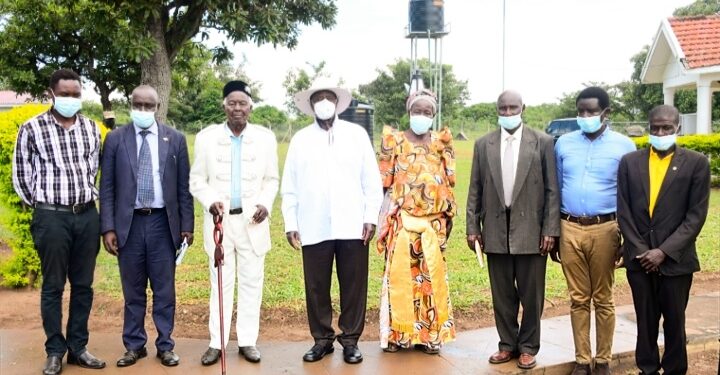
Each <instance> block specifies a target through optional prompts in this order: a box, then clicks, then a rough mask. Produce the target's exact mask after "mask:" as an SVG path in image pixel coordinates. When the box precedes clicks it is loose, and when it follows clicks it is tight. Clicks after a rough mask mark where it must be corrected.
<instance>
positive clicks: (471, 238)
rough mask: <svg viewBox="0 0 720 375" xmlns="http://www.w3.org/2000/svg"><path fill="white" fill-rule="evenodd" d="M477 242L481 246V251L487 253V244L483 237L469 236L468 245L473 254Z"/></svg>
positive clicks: (477, 235)
mask: <svg viewBox="0 0 720 375" xmlns="http://www.w3.org/2000/svg"><path fill="white" fill-rule="evenodd" d="M475 241H477V242H478V244H479V245H480V251H482V252H485V244H484V243H483V239H482V236H481V235H479V234H468V236H467V245H468V247H469V248H470V250H472V252H473V253H474V252H475Z"/></svg>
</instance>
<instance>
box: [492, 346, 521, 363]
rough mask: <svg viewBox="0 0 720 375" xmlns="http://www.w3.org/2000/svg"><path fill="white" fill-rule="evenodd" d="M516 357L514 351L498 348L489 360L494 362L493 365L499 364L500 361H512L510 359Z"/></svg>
mask: <svg viewBox="0 0 720 375" xmlns="http://www.w3.org/2000/svg"><path fill="white" fill-rule="evenodd" d="M515 357H516V355H515V353H513V352H509V351H507V350H498V351H496V352H495V353H494V354H493V355H491V356H490V358H488V362H490V363H492V364H493V365H497V364H499V363H505V362H510V360H511V359H513V358H515Z"/></svg>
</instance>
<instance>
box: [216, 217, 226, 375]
mask: <svg viewBox="0 0 720 375" xmlns="http://www.w3.org/2000/svg"><path fill="white" fill-rule="evenodd" d="M222 218H223V217H222V214H219V215H213V223H214V224H215V228H214V229H213V237H214V239H215V267H217V275H218V300H219V305H220V365H221V366H222V375H225V372H226V367H225V319H224V317H223V310H224V308H223V282H222V264H223V261H224V258H225V252H224V251H223V247H222V242H223V228H222Z"/></svg>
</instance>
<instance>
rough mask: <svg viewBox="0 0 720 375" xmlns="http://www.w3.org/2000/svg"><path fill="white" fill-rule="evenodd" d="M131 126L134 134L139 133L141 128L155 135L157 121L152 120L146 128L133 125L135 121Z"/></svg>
mask: <svg viewBox="0 0 720 375" xmlns="http://www.w3.org/2000/svg"><path fill="white" fill-rule="evenodd" d="M133 128H135V135H138V134H140V132H141V131H143V130H147V131H148V132H150V133H152V134H155V135H157V133H158V123H157V121H155V122H153V123H152V125H150V127H149V128H147V129H143V128H141V127H139V126H137V125H135V123H133Z"/></svg>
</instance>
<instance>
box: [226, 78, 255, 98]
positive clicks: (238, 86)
mask: <svg viewBox="0 0 720 375" xmlns="http://www.w3.org/2000/svg"><path fill="white" fill-rule="evenodd" d="M233 91H241V92H244V93H245V94H246V95H247V96H249V97H250V98H252V95H251V94H250V88H249V87H248V85H247V83H245V82H243V81H230V82H228V83H226V84H225V87H223V98H227V96H228V95H230V93H231V92H233Z"/></svg>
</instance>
